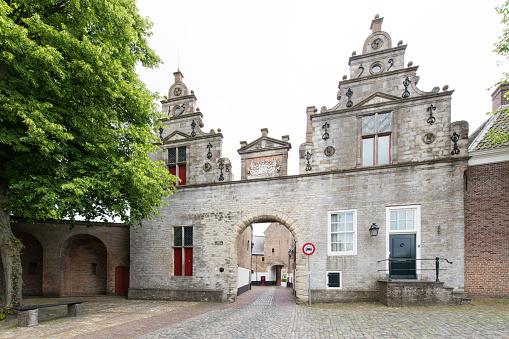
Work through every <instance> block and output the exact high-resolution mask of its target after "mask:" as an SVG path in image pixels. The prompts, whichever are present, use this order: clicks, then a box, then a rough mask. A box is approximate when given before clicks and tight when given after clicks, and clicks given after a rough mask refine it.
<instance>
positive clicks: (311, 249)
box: [302, 242, 315, 305]
mask: <svg viewBox="0 0 509 339" xmlns="http://www.w3.org/2000/svg"><path fill="white" fill-rule="evenodd" d="M302 252H304V254H305V255H307V256H308V300H309V305H311V265H310V263H309V256H310V255H311V254H313V253H315V245H313V244H312V243H310V242H308V243H306V244H304V246H302Z"/></svg>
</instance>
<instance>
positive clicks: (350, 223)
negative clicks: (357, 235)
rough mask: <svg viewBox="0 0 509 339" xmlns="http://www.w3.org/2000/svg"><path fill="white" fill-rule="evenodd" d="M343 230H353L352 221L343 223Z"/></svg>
mask: <svg viewBox="0 0 509 339" xmlns="http://www.w3.org/2000/svg"><path fill="white" fill-rule="evenodd" d="M345 231H347V232H353V222H347V223H346V225H345Z"/></svg>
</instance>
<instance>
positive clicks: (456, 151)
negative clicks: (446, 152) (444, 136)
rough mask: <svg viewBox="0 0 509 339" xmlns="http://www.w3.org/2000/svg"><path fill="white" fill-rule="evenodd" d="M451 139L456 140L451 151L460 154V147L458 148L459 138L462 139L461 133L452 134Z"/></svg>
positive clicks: (453, 153)
mask: <svg viewBox="0 0 509 339" xmlns="http://www.w3.org/2000/svg"><path fill="white" fill-rule="evenodd" d="M451 140H452V141H453V142H454V147H453V149H452V151H451V154H452V155H455V154H460V149H459V148H458V140H460V135H459V134H458V133H456V132H454V133H453V134H452V137H451Z"/></svg>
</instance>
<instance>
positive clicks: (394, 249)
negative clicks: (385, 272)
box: [389, 234, 417, 279]
mask: <svg viewBox="0 0 509 339" xmlns="http://www.w3.org/2000/svg"><path fill="white" fill-rule="evenodd" d="M389 251H390V259H392V260H391V266H390V268H391V278H393V279H416V278H417V275H416V272H415V260H412V259H415V234H391V235H389Z"/></svg>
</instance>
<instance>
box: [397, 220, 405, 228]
mask: <svg viewBox="0 0 509 339" xmlns="http://www.w3.org/2000/svg"><path fill="white" fill-rule="evenodd" d="M398 229H399V230H406V220H400V221H399V227H398Z"/></svg>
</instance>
